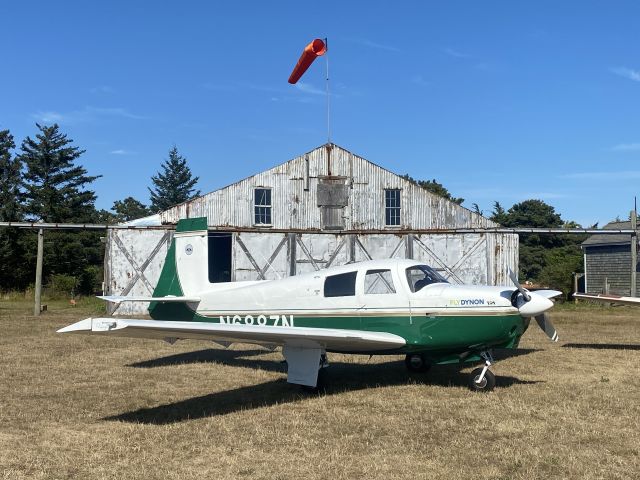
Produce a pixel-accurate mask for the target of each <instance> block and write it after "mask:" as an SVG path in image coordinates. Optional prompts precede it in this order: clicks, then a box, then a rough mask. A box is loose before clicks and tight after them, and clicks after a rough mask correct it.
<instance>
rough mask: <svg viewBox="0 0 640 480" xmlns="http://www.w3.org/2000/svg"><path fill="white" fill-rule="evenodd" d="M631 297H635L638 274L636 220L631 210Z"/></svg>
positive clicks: (635, 215)
mask: <svg viewBox="0 0 640 480" xmlns="http://www.w3.org/2000/svg"><path fill="white" fill-rule="evenodd" d="M631 229H632V230H633V233H632V234H631V296H632V297H635V296H636V295H637V292H638V290H637V281H638V274H637V273H636V269H637V268H638V218H637V214H636V211H635V210H631Z"/></svg>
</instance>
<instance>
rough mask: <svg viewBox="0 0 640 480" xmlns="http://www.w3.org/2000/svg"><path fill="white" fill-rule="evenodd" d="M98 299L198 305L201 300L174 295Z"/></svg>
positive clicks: (111, 296) (118, 301)
mask: <svg viewBox="0 0 640 480" xmlns="http://www.w3.org/2000/svg"><path fill="white" fill-rule="evenodd" d="M98 298H100V299H102V300H106V301H107V302H111V303H117V304H119V303H122V302H149V303H151V302H185V303H198V302H200V298H198V297H174V296H172V295H169V296H166V297H121V296H116V295H98Z"/></svg>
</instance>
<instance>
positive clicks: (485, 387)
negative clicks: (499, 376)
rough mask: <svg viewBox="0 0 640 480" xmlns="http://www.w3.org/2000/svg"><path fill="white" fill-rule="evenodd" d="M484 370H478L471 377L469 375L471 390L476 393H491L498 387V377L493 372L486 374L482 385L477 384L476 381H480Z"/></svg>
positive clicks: (489, 371) (488, 371)
mask: <svg viewBox="0 0 640 480" xmlns="http://www.w3.org/2000/svg"><path fill="white" fill-rule="evenodd" d="M482 368H484V367H482ZM482 368H476V369H475V370H474V371H473V372H471V375H469V388H470V389H471V390H473V391H474V392H490V391H491V390H493V388H494V387H495V386H496V376H495V375H494V374H493V372H491V370H487V371H486V372H485V374H484V378H483V379H482V382H481V383H476V379H478V378H479V377H480V374H481V373H482Z"/></svg>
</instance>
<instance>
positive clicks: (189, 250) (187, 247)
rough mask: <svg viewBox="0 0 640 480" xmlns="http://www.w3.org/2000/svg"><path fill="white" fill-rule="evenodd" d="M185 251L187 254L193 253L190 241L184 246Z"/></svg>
mask: <svg viewBox="0 0 640 480" xmlns="http://www.w3.org/2000/svg"><path fill="white" fill-rule="evenodd" d="M184 253H186V254H187V255H191V254H192V253H193V245H191V244H190V243H189V244H187V246H186V247H184Z"/></svg>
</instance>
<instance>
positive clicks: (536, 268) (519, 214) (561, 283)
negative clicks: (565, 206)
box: [491, 200, 586, 293]
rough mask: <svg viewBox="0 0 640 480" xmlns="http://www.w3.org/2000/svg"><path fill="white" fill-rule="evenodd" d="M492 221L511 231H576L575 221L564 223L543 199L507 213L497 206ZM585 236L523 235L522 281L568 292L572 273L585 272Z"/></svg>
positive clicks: (521, 239)
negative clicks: (535, 282) (524, 229)
mask: <svg viewBox="0 0 640 480" xmlns="http://www.w3.org/2000/svg"><path fill="white" fill-rule="evenodd" d="M491 220H493V221H495V222H497V223H499V224H501V225H503V226H505V227H511V228H517V227H534V228H559V227H563V228H577V227H579V226H580V225H578V224H577V223H576V222H573V221H569V222H563V220H562V218H561V217H560V215H559V214H558V213H556V211H555V209H554V208H553V207H552V206H551V205H548V204H546V203H545V202H543V201H542V200H525V201H524V202H521V203H517V204H515V205H513V206H512V207H511V208H510V209H509V211H508V212H505V210H504V208H503V207H502V205H500V203H499V202H495V203H494V207H493V214H492V215H491ZM585 238H586V237H585V236H583V235H541V234H534V233H527V234H520V274H519V275H520V278H521V279H522V280H532V281H538V282H540V283H543V284H544V285H546V286H549V287H554V288H558V289H561V290H563V291H564V292H565V293H568V292H569V291H570V290H571V274H572V273H573V272H580V271H581V270H582V268H583V267H582V252H581V250H580V243H581V242H582V241H583V240H584V239H585Z"/></svg>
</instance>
